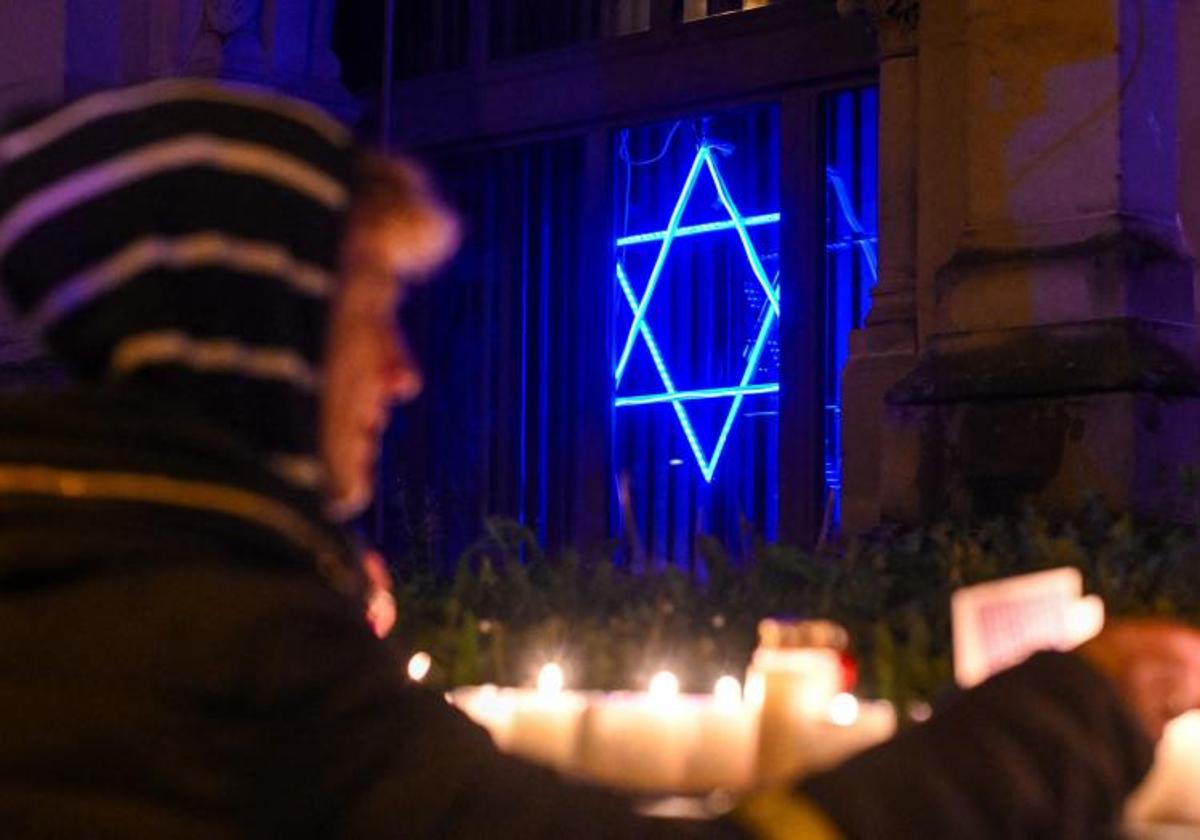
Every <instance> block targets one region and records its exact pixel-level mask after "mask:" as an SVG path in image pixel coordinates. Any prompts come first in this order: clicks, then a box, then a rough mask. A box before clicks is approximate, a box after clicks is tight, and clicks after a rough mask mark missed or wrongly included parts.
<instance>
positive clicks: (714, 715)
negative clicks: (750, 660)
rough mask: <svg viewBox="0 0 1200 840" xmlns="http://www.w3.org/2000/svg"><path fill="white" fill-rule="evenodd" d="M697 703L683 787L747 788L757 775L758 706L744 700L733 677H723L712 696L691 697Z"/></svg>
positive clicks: (710, 788) (705, 788)
mask: <svg viewBox="0 0 1200 840" xmlns="http://www.w3.org/2000/svg"><path fill="white" fill-rule="evenodd" d="M688 699H689V700H690V701H691V702H692V703H693V704H694V705H695V706H696V737H695V740H694V742H693V747H692V751H691V756H690V757H689V759H688V765H687V770H686V774H685V776H684V780H683V785H682V789H683V790H686V791H692V792H700V791H712V790H716V789H718V788H722V789H725V790H744V789H746V788H748V787H750V786H751V784H752V782H753V774H754V759H755V746H756V739H757V735H758V709H757V707H756V706H754V705H752V704H750V703H747V702H745V701H744V700H743V699H742V690H741V686H740V685H739V684H738V681H737V680H736V679H734V678H733V677H722V678H721V679H720V680H718V681H717V684H716V685H715V686H714V687H713V693H712V695H711V696H702V697H695V698H688Z"/></svg>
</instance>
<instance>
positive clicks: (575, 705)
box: [507, 663, 587, 770]
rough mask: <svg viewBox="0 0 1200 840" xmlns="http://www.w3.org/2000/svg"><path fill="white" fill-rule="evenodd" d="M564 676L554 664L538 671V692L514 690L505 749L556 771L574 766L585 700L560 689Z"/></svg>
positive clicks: (560, 669)
mask: <svg viewBox="0 0 1200 840" xmlns="http://www.w3.org/2000/svg"><path fill="white" fill-rule="evenodd" d="M564 684H565V679H564V675H563V671H562V668H561V667H560V666H559V665H558V664H557V663H549V664H547V665H545V666H544V667H543V668H542V670H541V672H540V673H539V674H538V687H537V691H533V692H529V691H523V692H517V693H516V704H515V707H514V709H513V717H512V728H511V730H510V732H509V739H508V746H507V748H508V750H509V751H511V752H513V753H515V754H516V755H519V756H522V757H523V758H528V759H530V760H531V761H537V762H539V763H541V764H547V765H549V766H551V767H555V768H557V769H559V770H571V769H573V768H574V767H575V765H576V754H577V742H578V736H579V723H580V720H581V718H582V716H583V710H584V708H585V707H586V705H587V703H586V701H585V700H584V698H583V697H581V696H580V695H578V694H575V693H573V692H567V691H564V690H563V687H564Z"/></svg>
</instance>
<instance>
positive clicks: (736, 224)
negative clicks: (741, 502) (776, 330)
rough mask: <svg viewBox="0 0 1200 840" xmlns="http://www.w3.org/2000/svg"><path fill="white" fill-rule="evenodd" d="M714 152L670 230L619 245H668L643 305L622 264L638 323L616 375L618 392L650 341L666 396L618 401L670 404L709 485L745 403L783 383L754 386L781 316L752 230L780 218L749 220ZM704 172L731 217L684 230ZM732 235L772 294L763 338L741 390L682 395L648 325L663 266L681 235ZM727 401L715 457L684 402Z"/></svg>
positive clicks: (621, 276)
mask: <svg viewBox="0 0 1200 840" xmlns="http://www.w3.org/2000/svg"><path fill="white" fill-rule="evenodd" d="M713 149H714V147H713V146H711V145H709V144H708V143H701V144H700V146H699V148H698V149H697V150H696V157H695V159H694V160H693V161H692V166H691V169H690V170H689V171H688V175H687V178H686V179H685V180H684V184H683V188H682V189H681V190H680V193H679V198H678V199H677V200H676V202H675V208H674V209H673V210H672V212H671V218H670V221H669V222H668V223H667V228H666V230H663V231H656V232H653V233H645V234H638V235H634V236H624V237H621V238H620V239H618V240H617V245H618V247H624V246H628V245H641V244H647V243H650V242H661V243H662V244H661V245H660V246H659V251H658V257H657V259H656V260H655V263H654V268H653V269H652V270H651V272H650V279H649V280H648V281H647V283H646V291H645V294H643V295H642V298H641V299H640V300H639V299H638V298H637V295H636V294H635V293H634V290H633V286H632V285H631V284H630V282H629V277H628V275H627V274H626V273H625V266H624V264H623V263H622V262H620V261H618V262H617V282H618V284H619V285H620V287H621V291H622V293H623V294H624V296H625V300H626V302H627V303H628V304H629V307H630V309H631V310H632V311H633V322H632V323H631V324H630V326H629V333H628V335H627V336H626V337H625V344H624V347H623V348H622V350H621V356H620V359H619V360H618V361H617V366H616V370H615V371H614V379H615V382H616V387H620V385H621V379H622V377H623V376H624V375H625V371H626V369H627V367H628V364H629V355H630V353H631V352H632V351H633V346H634V343H635V342H636V340H637V337H638V336H639V335H640V336H641V337H642V339H643V341H645V343H646V349H647V350H649V352H650V358H651V360H652V361H653V362H654V367H655V369H656V370H657V371H658V375H659V379H660V380H661V382H662V384H663V389H664V390H663V393H660V394H639V395H636V396H629V397H617V398H616V400H615V404H616V406H617V407H618V408H621V407H628V406H638V405H653V404H656V403H670V404H671V406H672V408H673V409H674V411H675V416H676V418H678V420H679V426H680V428H681V429H682V430H683V434H684V437H685V438H686V439H687V442H688V446H689V447H690V448H691V450H692V455H693V456H694V457H695V458H696V464H697V465H698V466H699V467H700V472H701V474H702V475H703V476H704V480H705V481H706V482H711V481H712V479H713V475H714V474H715V473H716V470H717V464H718V463H719V462H720V460H721V453H722V452H724V451H725V444H726V442H727V441H728V439H729V433H730V431H731V430H732V429H733V424H734V421H735V420H736V419H737V415H738V412H739V411H740V410H741V407H742V403H743V401H744V400H745V398H746V397H747V396H752V395H755V394H768V393H778V391H779V383H778V382H768V383H758V384H751V380H752V379H753V378H754V374H755V373H756V372H757V370H758V364H759V360H760V359H761V358H762V352H763V348H764V347H765V346H766V343H767V338H768V337H769V336H770V333H771V329H772V328H773V327H774V326H775V322H776V319H777V318H778V317H779V287H778V282H777V278H776V282H772V280H771V279H769V278H768V277H767V272H766V269H765V268H763V264H762V259H761V258H760V257H759V255H758V251H757V249H755V247H754V244H753V242H751V240H750V234H749V231H748V230H747V229H748V228H749V227H751V226H753V225H763V224H778V223H779V220H780V214H779V213H766V214H761V215H758V216H751V217H749V218H745V217H743V216H742V215H741V213H740V212H739V210H738V207H737V204H736V203H735V202H734V200H733V196H732V195H731V194H730V192H729V187H728V186H727V185H726V183H725V179H724V177H722V175H721V170H720V167H719V166H718V165H717V161H716V159H715V157H714V156H713ZM701 168H705V169H707V171H708V173H709V177H710V178H711V179H712V183H713V187H714V189H715V190H716V192H717V196H718V197H719V198H720V201H721V206H722V207H723V208H724V209H725V212H726V213H728V214H729V219H728V221H725V220H721V221H718V222H709V223H706V224H701V225H689V226H688V227H680V224H679V221H680V219H682V217H683V212H684V210H685V209H686V208H687V205H688V202H689V201H690V199H691V197H692V193H693V192H694V191H695V189H696V182H697V180H699V177H700V171H701ZM727 230H735V231H737V235H738V239H739V241H740V242H741V244H742V249H743V250H744V251H745V253H746V260H747V262H748V263H749V265H750V270H751V271H752V272H753V274H754V277H755V279H756V280H757V281H758V283H759V285H760V286H762V289H763V292H764V294H765V295H766V303H765V304H764V308H765V312H764V313H763V315H762V316H761V317H760V319H759V329H758V335H757V337H756V338H755V341H754V344H753V346H752V347H751V349H750V352H749V354H747V358H746V368H745V370H744V372H743V373H742V377H741V380H740V381H739V383H738V384H737V385H736V386H731V387H721V388H705V389H700V390H690V391H680V390H678V389H677V388H676V387H675V384H674V381H673V380H672V378H671V373H670V371H669V370H668V369H667V366H666V362H665V361H664V360H663V356H662V352H661V351H660V349H659V347H658V343H657V341H655V339H654V333H653V331H652V330H651V329H650V325H649V324H648V323H647V322H646V310H647V309H648V308H649V306H650V300H651V298H652V297H653V295H654V290H655V288H656V287H657V285H658V281H659V278H660V277H661V276H662V270H663V266H664V265H665V264H666V260H667V256H668V255H669V254H670V251H671V244H672V243H673V242H674V241H675V239H677V238H678V237H680V236H699V235H702V234H707V233H717V232H721V231H727ZM721 397H732V398H733V399H732V401H731V404H730V406H729V411H728V412H727V413H726V415H725V419H724V422H723V423H722V425H721V432H720V434H719V435H718V436H717V442H716V445H715V446H714V447H713V451H712V454H711V455H709V454H706V453H705V452H704V447H703V446H702V445H701V444H700V440H699V438H698V437H697V435H696V430H695V427H694V426H693V425H692V421H691V417H690V416H689V415H688V413H687V408H686V407H685V405H684V403H685V402H688V401H690V400H702V399H717V398H721Z"/></svg>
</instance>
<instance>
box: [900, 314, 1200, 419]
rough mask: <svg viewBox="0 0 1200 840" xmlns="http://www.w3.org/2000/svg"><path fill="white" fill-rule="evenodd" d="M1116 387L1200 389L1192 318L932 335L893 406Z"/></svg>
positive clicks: (1172, 391)
mask: <svg viewBox="0 0 1200 840" xmlns="http://www.w3.org/2000/svg"><path fill="white" fill-rule="evenodd" d="M1113 391H1125V392H1141V393H1153V394H1159V395H1164V396H1166V395H1176V396H1200V358H1198V355H1197V347H1196V331H1195V329H1194V328H1192V327H1191V326H1190V325H1185V324H1172V323H1165V322H1152V321H1145V320H1134V319H1128V318H1115V319H1109V320H1103V321H1088V322H1082V323H1075V324H1057V325H1050V326H1040V327H1028V328H1016V329H1006V330H995V331H989V332H975V333H958V334H947V335H941V336H935V337H934V338H933V339H932V340H931V343H930V346H929V347H928V349H927V350H926V351H925V352H924V353H923V354H922V356H921V359H920V360H919V361H918V362H917V366H916V367H915V368H914V369H913V370H912V372H911V373H909V374H908V375H907V376H905V377H904V378H903V379H902V380H901V381H900V382H899V383H897V384H896V385H895V386H894V387H893V388H891V389H890V390H889V391H888V393H887V394H886V396H885V399H886V401H887V402H888V403H889V404H890V405H929V404H937V403H952V402H964V401H978V400H997V399H1020V398H1028V397H1060V396H1073V395H1085V394H1095V393H1104V392H1113Z"/></svg>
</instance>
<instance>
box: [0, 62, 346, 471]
mask: <svg viewBox="0 0 1200 840" xmlns="http://www.w3.org/2000/svg"><path fill="white" fill-rule="evenodd" d="M353 160H354V152H353V148H352V146H351V143H350V137H349V135H348V134H347V133H346V131H345V130H344V129H343V127H342V126H341V125H340V124H338V123H337V122H335V121H334V120H333V119H331V118H329V117H327V116H326V115H324V114H323V113H322V112H320V111H318V110H316V109H315V108H313V107H311V106H308V105H306V104H303V103H301V102H298V101H296V100H292V99H289V98H286V97H282V96H279V95H275V94H272V93H268V92H265V91H261V90H257V89H251V88H246V87H231V86H228V85H224V84H218V83H215V82H211V81H203V80H167V81H158V82H152V83H149V84H145V85H140V86H137V87H133V88H126V89H123V90H116V91H109V92H105V93H100V94H97V95H94V96H91V97H89V98H86V99H82V100H80V101H78V102H75V103H73V104H71V105H69V106H67V107H66V108H64V109H62V110H60V111H57V112H56V113H54V114H52V115H50V116H48V117H46V118H44V119H42V120H40V121H38V122H36V123H34V124H32V125H29V126H27V127H25V128H23V129H21V130H19V131H17V132H15V133H12V134H10V135H8V136H6V137H3V138H0V285H2V286H3V289H4V291H5V293H6V295H7V297H8V298H9V303H10V305H11V306H12V308H13V309H14V310H15V313H16V314H17V316H18V317H20V318H21V319H22V320H23V321H24V322H25V323H26V324H27V325H28V326H29V327H31V328H32V330H33V331H34V333H35V334H36V335H38V336H40V337H41V339H42V340H43V341H44V343H45V344H46V346H47V347H48V348H49V349H50V350H51V351H52V352H53V353H54V354H55V355H56V356H58V357H59V358H60V359H61V360H62V361H63V362H64V363H65V365H66V366H67V368H68V370H69V371H70V372H71V373H72V374H73V375H74V376H75V377H76V378H78V379H79V380H82V381H94V382H98V381H105V380H116V381H122V382H129V383H132V384H135V385H139V386H143V385H144V386H146V387H147V388H153V394H154V395H155V398H156V399H162V400H165V401H168V402H174V403H177V404H178V405H180V406H182V407H184V408H185V409H187V410H189V411H191V412H192V413H194V414H195V415H197V416H199V417H203V418H207V419H211V420H212V421H214V423H216V424H217V425H219V426H221V427H223V428H225V429H226V430H228V431H231V432H233V433H234V434H236V435H238V436H240V437H241V438H242V439H243V441H244V442H246V443H248V444H249V445H251V446H252V447H254V449H255V450H257V451H258V452H259V453H261V454H262V455H264V456H265V457H267V458H268V459H269V461H270V463H271V464H272V465H273V466H274V467H275V468H276V469H277V471H278V472H280V473H282V474H284V475H285V476H287V477H289V478H291V479H292V480H293V481H296V482H298V483H301V484H309V485H313V484H315V483H317V482H318V480H319V476H320V470H319V468H318V466H317V460H316V452H317V429H316V423H317V416H318V413H317V403H316V400H317V386H318V372H319V370H320V366H321V357H322V353H323V345H324V337H325V324H326V320H327V314H328V303H329V298H330V295H331V292H332V290H333V284H334V276H335V271H336V267H337V261H338V253H339V246H340V242H341V237H342V232H343V226H344V223H345V219H346V214H347V210H348V207H349V202H350V190H351V183H350V182H351V173H352V170H353Z"/></svg>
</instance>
